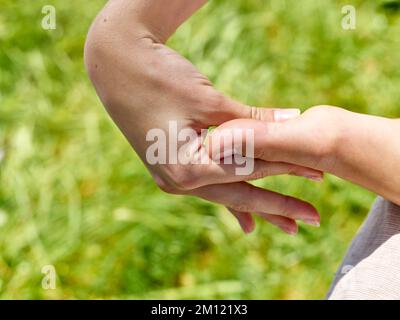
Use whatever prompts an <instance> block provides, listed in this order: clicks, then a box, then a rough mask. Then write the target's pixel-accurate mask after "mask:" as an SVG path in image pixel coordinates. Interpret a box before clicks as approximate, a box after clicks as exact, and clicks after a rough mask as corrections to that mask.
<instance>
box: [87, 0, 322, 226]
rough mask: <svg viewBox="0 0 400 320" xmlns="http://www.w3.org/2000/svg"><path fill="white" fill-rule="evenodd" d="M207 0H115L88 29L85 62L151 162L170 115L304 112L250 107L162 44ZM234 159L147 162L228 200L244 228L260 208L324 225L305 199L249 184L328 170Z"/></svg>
mask: <svg viewBox="0 0 400 320" xmlns="http://www.w3.org/2000/svg"><path fill="white" fill-rule="evenodd" d="M205 2H206V1H203V0H202V1H199V0H194V1H186V0H172V1H163V0H136V1H130V0H113V1H110V2H109V3H108V4H107V6H106V7H105V8H104V9H103V10H102V11H101V12H100V14H99V15H98V17H97V18H96V20H95V22H94V23H93V26H92V28H91V30H90V32H89V35H88V39H87V42H86V48H85V63H86V66H87V69H88V72H89V75H90V78H91V80H92V81H93V84H94V86H95V88H96V90H97V92H98V94H99V96H100V98H101V100H102V101H103V103H104V105H105V106H106V108H107V110H108V112H109V113H110V115H111V116H112V118H113V119H114V121H115V122H116V123H117V125H118V126H119V128H120V129H121V131H122V132H123V133H124V135H125V136H126V137H127V139H128V140H129V142H130V143H131V144H132V146H133V147H134V149H135V150H136V152H137V153H138V154H139V156H140V157H141V158H142V160H143V161H144V162H145V163H146V159H145V154H146V149H147V148H148V146H149V143H148V142H146V139H145V137H146V133H147V132H148V131H149V130H150V129H153V128H160V129H164V130H165V131H166V132H167V131H168V122H169V121H170V120H173V121H178V123H179V127H180V129H183V128H192V129H195V130H196V131H199V130H201V129H207V128H209V127H210V126H218V125H220V124H222V123H225V122H227V121H229V120H233V119H240V118H248V119H258V120H262V121H274V120H275V119H286V118H290V117H294V116H298V111H297V110H290V109H289V110H276V109H267V108H255V107H249V106H246V105H244V104H241V103H239V102H236V101H233V100H231V99H230V98H228V97H226V96H224V95H223V94H221V93H220V92H218V91H217V90H215V89H214V87H213V86H212V84H211V83H210V81H209V80H208V79H207V77H206V76H204V75H202V74H201V73H200V72H199V71H198V70H197V69H196V68H195V67H194V66H193V65H192V64H191V63H190V62H189V61H187V60H186V59H184V58H182V57H181V56H180V55H179V54H178V53H176V52H174V51H173V50H171V49H169V48H168V47H167V46H165V45H164V43H165V41H166V40H167V39H168V38H169V37H170V36H171V35H172V34H173V32H174V31H175V30H176V28H177V27H178V26H179V25H180V24H181V23H182V22H184V21H185V20H186V19H187V18H188V17H189V16H190V15H191V14H192V13H193V12H194V11H196V10H197V9H198V8H200V7H201V6H202V5H203V4H204V3H205ZM235 168H236V167H235V165H224V164H216V163H210V164H209V165H186V166H185V165H179V164H178V165H154V166H149V165H148V169H149V171H150V172H151V174H152V176H153V177H154V179H155V181H156V182H157V184H158V185H159V186H160V188H161V189H163V190H164V191H166V192H168V193H173V194H185V195H194V196H198V197H201V198H203V199H206V200H209V201H213V202H216V203H219V204H223V205H225V206H226V207H227V208H229V210H230V211H231V212H232V213H233V214H234V215H235V216H236V217H237V219H238V220H239V223H240V225H241V226H242V228H243V230H244V231H245V232H251V231H252V230H253V229H254V221H253V218H252V216H251V214H250V212H252V213H256V214H258V215H260V216H261V217H263V218H265V219H266V220H268V221H270V222H271V223H273V224H275V225H277V226H278V227H280V228H281V229H282V230H283V231H285V232H287V233H289V234H294V233H296V232H297V224H296V220H302V221H305V222H306V223H308V224H311V225H319V222H320V216H319V214H318V212H317V211H316V209H315V208H314V207H313V206H312V205H310V204H308V203H306V202H304V201H301V200H298V199H295V198H292V197H289V196H286V195H281V194H277V193H274V192H271V191H268V190H263V189H260V188H256V187H254V186H252V185H251V184H248V183H247V182H244V181H248V180H254V179H256V178H261V177H265V176H272V175H278V174H292V175H298V176H304V177H307V178H309V179H313V180H321V178H322V173H321V172H320V171H316V170H313V169H309V168H306V167H302V166H297V165H293V164H289V163H281V162H267V161H263V160H257V161H256V163H255V170H254V172H253V174H251V175H249V176H238V175H236V174H235Z"/></svg>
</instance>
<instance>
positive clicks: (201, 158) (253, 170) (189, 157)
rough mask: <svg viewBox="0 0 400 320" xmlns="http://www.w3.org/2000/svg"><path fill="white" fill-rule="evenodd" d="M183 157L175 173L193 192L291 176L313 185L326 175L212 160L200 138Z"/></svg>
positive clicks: (243, 161) (279, 164)
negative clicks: (282, 175)
mask: <svg viewBox="0 0 400 320" xmlns="http://www.w3.org/2000/svg"><path fill="white" fill-rule="evenodd" d="M180 154H182V155H184V158H182V159H181V160H182V164H184V165H182V166H180V169H176V170H175V171H176V174H174V176H175V177H177V176H180V177H182V178H184V180H185V183H184V184H185V189H186V190H191V189H196V188H199V187H202V186H206V185H209V184H224V183H232V182H239V181H251V180H257V179H261V178H264V177H268V176H275V175H281V174H290V175H296V176H302V177H305V178H307V179H310V180H313V181H322V179H323V173H322V172H320V171H318V170H314V169H310V168H306V167H301V166H298V165H294V164H289V163H283V162H267V161H263V160H259V159H254V157H242V156H240V155H239V154H235V156H233V157H229V158H224V159H223V160H221V159H215V160H213V159H210V156H209V154H208V151H207V148H206V147H204V145H202V144H201V140H200V138H197V139H196V141H194V142H193V143H189V144H187V145H185V146H183V147H182V150H181V151H180Z"/></svg>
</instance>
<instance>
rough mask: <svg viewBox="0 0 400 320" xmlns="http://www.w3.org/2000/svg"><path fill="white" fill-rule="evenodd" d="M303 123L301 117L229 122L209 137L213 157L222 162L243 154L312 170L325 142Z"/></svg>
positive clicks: (209, 148)
mask: <svg viewBox="0 0 400 320" xmlns="http://www.w3.org/2000/svg"><path fill="white" fill-rule="evenodd" d="M285 117H286V116H285ZM298 119H299V120H298ZM301 119H302V118H301V117H299V118H296V119H294V120H292V121H287V122H284V123H283V122H282V121H280V122H279V123H277V122H275V123H274V122H267V121H259V120H252V119H237V120H231V121H228V122H226V123H224V124H222V125H221V126H219V127H218V128H216V129H215V130H214V131H213V132H212V133H211V134H210V136H209V137H208V141H207V149H208V152H209V155H210V157H211V158H212V159H214V160H218V159H221V158H224V157H230V156H233V155H234V154H240V155H243V156H245V157H249V158H257V159H261V160H265V161H280V162H286V163H292V164H297V165H301V166H305V167H312V165H313V164H314V165H315V163H316V160H315V158H316V156H317V155H318V152H317V150H318V148H319V146H320V145H321V143H322V142H323V141H320V139H319V136H318V134H315V131H314V130H310V129H308V128H307V126H306V125H305V124H304V123H303V121H301ZM315 169H319V168H315Z"/></svg>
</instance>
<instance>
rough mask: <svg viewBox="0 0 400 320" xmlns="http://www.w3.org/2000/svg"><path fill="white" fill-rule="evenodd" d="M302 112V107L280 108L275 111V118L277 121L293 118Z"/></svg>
mask: <svg viewBox="0 0 400 320" xmlns="http://www.w3.org/2000/svg"><path fill="white" fill-rule="evenodd" d="M300 114H301V111H300V109H278V110H275V111H274V120H275V121H276V122H283V121H286V120H290V119H293V118H297V117H299V116H300Z"/></svg>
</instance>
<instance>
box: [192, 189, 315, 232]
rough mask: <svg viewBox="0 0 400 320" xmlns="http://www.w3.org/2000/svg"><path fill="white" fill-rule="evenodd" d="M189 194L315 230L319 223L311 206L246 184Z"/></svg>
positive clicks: (201, 190) (194, 191)
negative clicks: (274, 216)
mask: <svg viewBox="0 0 400 320" xmlns="http://www.w3.org/2000/svg"><path fill="white" fill-rule="evenodd" d="M190 194H192V195H196V196H198V197H200V198H203V199H205V200H209V201H212V202H216V203H219V204H222V205H224V206H226V207H229V208H231V209H233V210H236V211H239V212H256V213H264V214H271V215H279V216H283V217H286V218H290V219H293V220H302V221H304V222H305V223H307V224H310V225H314V226H318V225H319V223H320V216H319V214H318V212H317V210H316V209H315V208H314V207H313V206H312V205H311V204H309V203H307V202H304V201H302V200H299V199H296V198H293V197H289V196H284V195H281V194H278V193H275V192H272V191H268V190H264V189H262V188H258V187H255V186H253V185H251V184H248V183H246V182H236V183H229V184H224V185H209V186H205V187H201V188H198V189H195V190H191V191H190Z"/></svg>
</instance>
